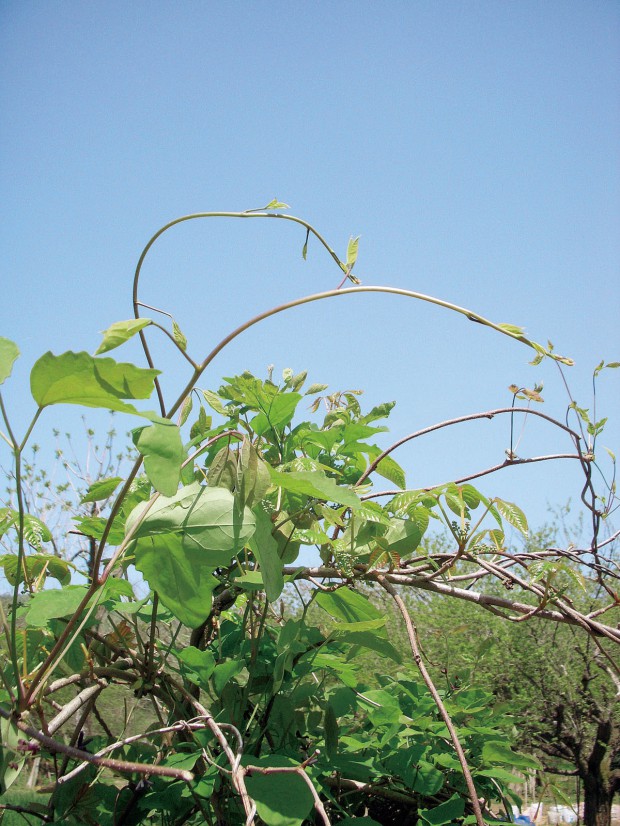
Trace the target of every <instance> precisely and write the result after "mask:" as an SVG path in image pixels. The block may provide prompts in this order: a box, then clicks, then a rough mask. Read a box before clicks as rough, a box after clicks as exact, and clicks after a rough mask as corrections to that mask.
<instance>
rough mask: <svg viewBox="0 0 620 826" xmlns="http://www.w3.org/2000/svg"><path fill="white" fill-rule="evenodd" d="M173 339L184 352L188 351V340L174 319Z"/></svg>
mask: <svg viewBox="0 0 620 826" xmlns="http://www.w3.org/2000/svg"><path fill="white" fill-rule="evenodd" d="M172 338H173V339H174V340H175V341H176V343H177V344H178V345H179V347H180V348H181V350H183V352H185V350H187V339H186V338H185V336H184V335H183V331H182V330H181V328H180V327H179V325H178V324H177V322H176V321H175V320H174V319H172Z"/></svg>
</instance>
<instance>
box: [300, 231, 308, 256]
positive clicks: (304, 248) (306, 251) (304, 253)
mask: <svg viewBox="0 0 620 826" xmlns="http://www.w3.org/2000/svg"><path fill="white" fill-rule="evenodd" d="M309 238H310V230H309V229H307V230H306V240H305V241H304V245H303V248H302V251H301V257H302V258H303V259H304V261H305V260H306V259H307V258H308V239H309Z"/></svg>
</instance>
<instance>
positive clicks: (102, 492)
mask: <svg viewBox="0 0 620 826" xmlns="http://www.w3.org/2000/svg"><path fill="white" fill-rule="evenodd" d="M122 481H123V479H122V477H121V476H110V477H109V478H108V479H98V480H97V481H96V482H93V483H92V485H90V487H89V488H88V490H87V491H86V493H85V494H84V496H82V498H81V499H80V503H81V504H82V505H83V504H84V503H85V502H101V501H103V500H104V499H107V498H108V497H109V496H111V495H112V494H113V493H114V491H115V490H116V488H117V487H118V486H119V484H120V483H121V482H122Z"/></svg>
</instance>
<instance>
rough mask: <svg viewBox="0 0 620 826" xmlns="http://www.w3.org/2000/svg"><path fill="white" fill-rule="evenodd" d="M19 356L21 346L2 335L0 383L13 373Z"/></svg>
mask: <svg viewBox="0 0 620 826" xmlns="http://www.w3.org/2000/svg"><path fill="white" fill-rule="evenodd" d="M18 356H19V347H18V346H17V344H15V342H14V341H11V339H9V338H3V337H2V336H0V384H4V382H5V381H6V380H7V379H8V377H9V376H10V375H11V371H12V370H13V364H14V363H15V360H16V359H17V357H18Z"/></svg>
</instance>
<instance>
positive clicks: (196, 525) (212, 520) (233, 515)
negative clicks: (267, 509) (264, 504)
mask: <svg viewBox="0 0 620 826" xmlns="http://www.w3.org/2000/svg"><path fill="white" fill-rule="evenodd" d="M147 508H148V503H145V502H143V503H141V504H139V505H138V506H137V507H136V508H134V510H133V511H132V512H131V514H130V515H129V517H128V519H127V524H126V528H125V529H126V532H127V533H129V531H130V530H132V528H133V527H134V526H135V525H136V524H137V523H138V522H139V521H140V519H141V517H142V514H143V513H144V512H145V510H146V511H147V512H146V516H145V518H144V520H143V521H142V522H141V524H140V525H139V527H138V528H137V529H136V533H135V534H134V535H133V539H136V540H140V539H141V538H143V537H156V536H158V535H160V534H178V535H180V536H181V539H182V547H183V549H184V550H185V551H190V550H200V551H201V552H202V560H203V563H202V564H204V565H206V566H207V567H211V568H216V567H218V566H219V565H227V564H228V563H229V562H230V559H231V557H233V556H234V555H235V554H237V553H238V552H239V551H240V550H241V549H242V548H243V546H244V544H245V543H246V542H247V541H248V540H249V539H250V537H251V536H252V534H253V533H254V529H255V518H254V514H253V513H252V511H250V510H249V509H248V508H243V509H239V508H238V507H237V506H236V504H235V499H234V496H233V495H232V493H230V491H227V490H225V489H224V488H209V487H201V486H200V485H199V484H198V483H197V482H194V483H192V484H191V485H187V486H186V487H184V488H181V489H180V490H179V491H178V492H177V493H176V494H175V495H174V496H172V497H165V496H160V497H159V499H157V501H156V502H155V503H154V504H153V505H152V506H151V507H150V508H148V510H147ZM153 588H154V590H157V591H158V590H159V588H155V587H154V586H153ZM171 610H172V609H171Z"/></svg>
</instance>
